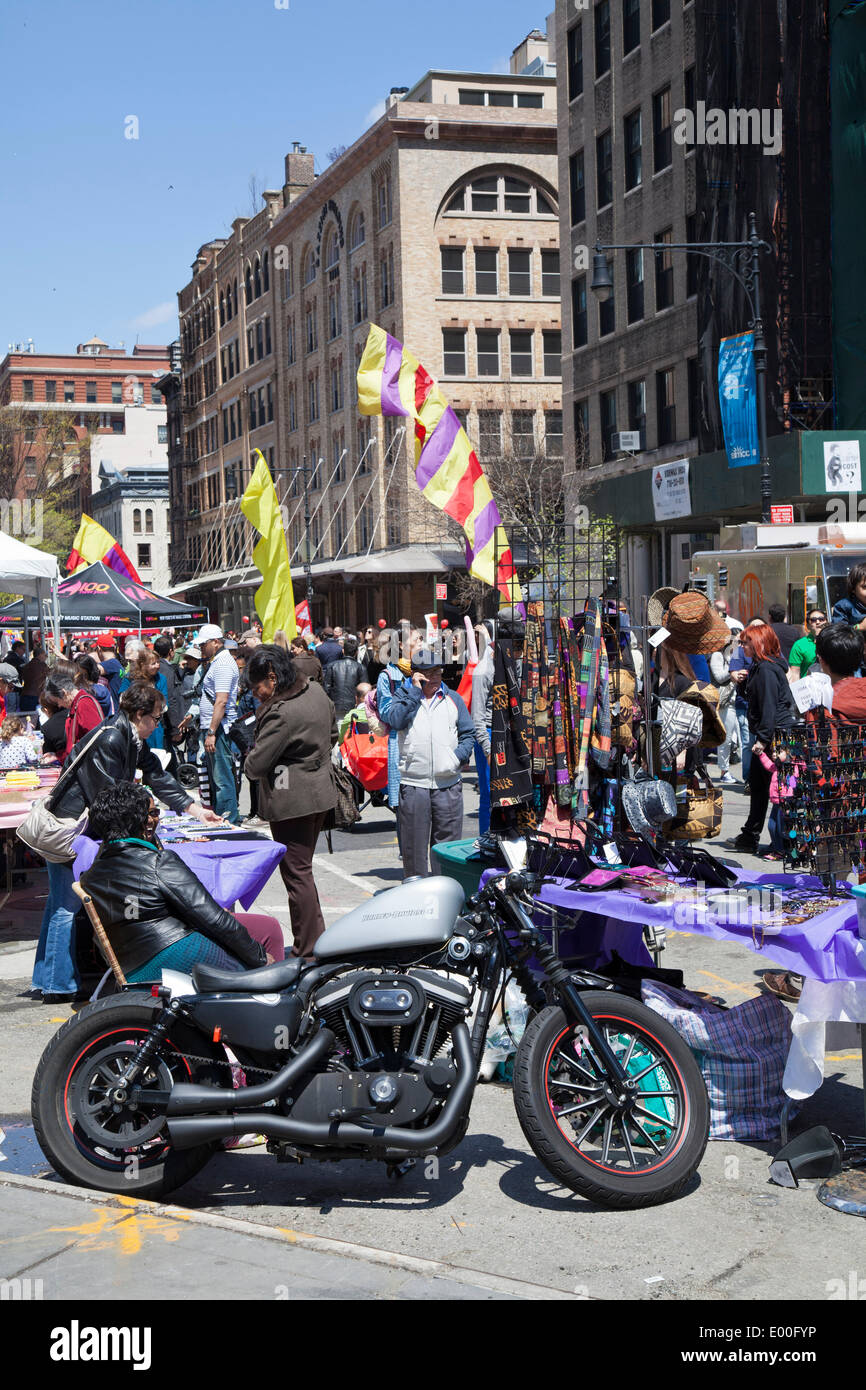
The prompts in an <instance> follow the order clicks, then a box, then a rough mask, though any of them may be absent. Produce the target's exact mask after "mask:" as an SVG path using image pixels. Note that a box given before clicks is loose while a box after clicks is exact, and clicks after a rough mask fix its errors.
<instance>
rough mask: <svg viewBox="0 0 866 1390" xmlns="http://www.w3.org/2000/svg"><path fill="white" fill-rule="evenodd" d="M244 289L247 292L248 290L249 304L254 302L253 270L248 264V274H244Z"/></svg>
mask: <svg viewBox="0 0 866 1390" xmlns="http://www.w3.org/2000/svg"><path fill="white" fill-rule="evenodd" d="M244 290H245V292H246V297H247V303H248V304H252V302H253V272H252V270H251V269H250V267H249V266H247V269H246V274H245V275H244Z"/></svg>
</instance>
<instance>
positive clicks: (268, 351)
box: [265, 317, 271, 357]
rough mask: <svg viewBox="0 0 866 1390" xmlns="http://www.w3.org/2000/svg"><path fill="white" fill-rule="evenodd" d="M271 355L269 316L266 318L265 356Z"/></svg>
mask: <svg viewBox="0 0 866 1390" xmlns="http://www.w3.org/2000/svg"><path fill="white" fill-rule="evenodd" d="M270 355H271V320H270V317H268V318H266V319H265V357H270Z"/></svg>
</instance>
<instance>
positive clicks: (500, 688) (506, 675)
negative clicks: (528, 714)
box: [490, 639, 534, 829]
mask: <svg viewBox="0 0 866 1390" xmlns="http://www.w3.org/2000/svg"><path fill="white" fill-rule="evenodd" d="M492 700H493V725H492V730H493V731H492V733H491V736H490V804H491V807H492V808H493V809H494V810H499V809H501V808H503V807H510V806H526V807H531V806H532V802H533V788H532V773H531V771H530V753H529V748H528V747H527V743H526V720H525V719H524V717H523V711H522V709H521V704H520V686H519V684H518V680H517V668H516V665H515V660H514V650H513V648H512V646H511V643H510V641H508V640H507V639H503V640H500V641H498V642H497V643H496V645H495V647H494V651H493V696H492ZM533 823H534V818H533ZM500 827H501V821H500V822H498V823H497V824H496V825H495V826H494V828H495V829H499V828H500Z"/></svg>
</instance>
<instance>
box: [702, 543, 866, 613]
mask: <svg viewBox="0 0 866 1390" xmlns="http://www.w3.org/2000/svg"><path fill="white" fill-rule="evenodd" d="M719 540H720V544H721V548H720V549H719V550H699V551H696V552H695V554H694V555H693V556H692V562H691V570H690V572H689V581H690V586H691V587H692V588H693V589H701V590H703V591H704V593H706V595H707V597H708V598H709V599H710V601H711V602H712V601H714V600H715V599H717V598H724V599H727V603H728V611H729V612H730V614H731V616H732V617H734V618H739V620H740V622H741V623H747V622H749V620H750V619H751V618H763V619H764V621H765V622H766V620H767V616H768V614H767V610H768V608H769V606H770V604H771V603H781V604H784V607H785V611H786V613H787V615H788V621H789V622H792V623H805V621H806V613H807V611H808V610H809V609H810V608H822V609H823V610H824V612H825V613H826V614H827V618H828V619H830V617H831V615H832V612H833V605H834V603H838V601H839V599H840V598H844V597H845V595H846V594H847V592H848V571H849V570H850V569H851V566H852V565H856V564H866V523H864V522H852V523H847V524H844V523H828V524H826V525H811V526H810V525H802V524H796V523H795V524H794V525H778V524H775V525H772V526H762V525H760V524H752V525H748V526H723V527H722V529H721V532H720V535H719Z"/></svg>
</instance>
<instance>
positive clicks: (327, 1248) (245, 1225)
mask: <svg viewBox="0 0 866 1390" xmlns="http://www.w3.org/2000/svg"><path fill="white" fill-rule="evenodd" d="M0 1187H23V1188H26V1189H27V1190H29V1191H31V1192H43V1193H51V1192H54V1193H59V1194H60V1195H61V1196H62V1197H71V1198H73V1199H74V1200H75V1201H78V1202H93V1203H95V1204H97V1205H106V1206H110V1205H116V1206H118V1207H119V1208H121V1209H122V1210H124V1211H129V1210H131V1209H132V1210H138V1209H140V1210H142V1211H145V1212H147V1213H148V1214H149V1215H152V1216H161V1217H164V1218H168V1219H171V1220H175V1221H183V1222H185V1223H186V1224H187V1225H194V1226H211V1227H213V1228H215V1229H217V1230H222V1231H233V1232H234V1233H236V1234H238V1235H245V1236H255V1237H257V1238H258V1239H260V1240H270V1241H275V1242H276V1243H277V1244H279V1245H296V1246H301V1247H303V1248H304V1249H305V1250H315V1251H317V1252H318V1253H320V1254H323V1255H340V1256H342V1257H343V1258H344V1259H350V1260H366V1261H367V1262H369V1263H371V1264H377V1265H385V1266H386V1267H387V1268H390V1269H404V1270H406V1271H407V1272H408V1273H410V1274H417V1275H421V1276H422V1277H424V1278H427V1279H450V1280H451V1281H452V1282H454V1283H457V1284H468V1285H469V1286H470V1287H472V1288H478V1289H486V1290H488V1291H489V1292H491V1293H502V1294H510V1295H511V1296H512V1297H514V1298H520V1299H524V1300H528V1301H533V1302H548V1301H552V1302H563V1301H566V1302H577V1303H580V1302H586V1301H587V1299H586V1296H585V1295H584V1296H582V1297H581V1296H580V1295H577V1294H572V1293H568V1292H566V1290H565V1289H556V1288H552V1287H551V1286H549V1285H547V1284H532V1283H528V1282H527V1281H525V1280H523V1279H511V1278H509V1277H508V1276H507V1275H503V1274H490V1273H488V1272H486V1271H485V1270H480V1269H479V1270H476V1269H468V1268H466V1267H465V1266H463V1265H454V1264H449V1263H448V1262H447V1261H444V1260H425V1259H422V1258H420V1257H419V1256H417V1255H403V1254H398V1253H397V1252H395V1251H392V1250H379V1249H377V1248H376V1247H375V1246H372V1245H356V1244H355V1243H354V1242H352V1241H346V1240H335V1239H333V1238H332V1237H329V1236H314V1235H309V1234H308V1233H307V1232H305V1231H294V1230H291V1229H290V1228H289V1227H287V1226H265V1225H263V1224H262V1223H261V1222H257V1221H240V1220H238V1219H237V1217H233V1216H217V1215H215V1214H214V1213H211V1212H203V1211H190V1210H189V1209H188V1208H187V1207H178V1206H172V1205H165V1204H163V1203H162V1202H148V1201H146V1200H145V1199H144V1198H142V1197H123V1196H121V1195H119V1194H118V1193H113V1192H100V1191H97V1190H96V1189H93V1188H82V1187H71V1186H69V1185H68V1184H66V1183H55V1182H47V1181H46V1180H45V1179H44V1178H31V1177H27V1176H25V1175H23V1174H20V1173H2V1172H0Z"/></svg>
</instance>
